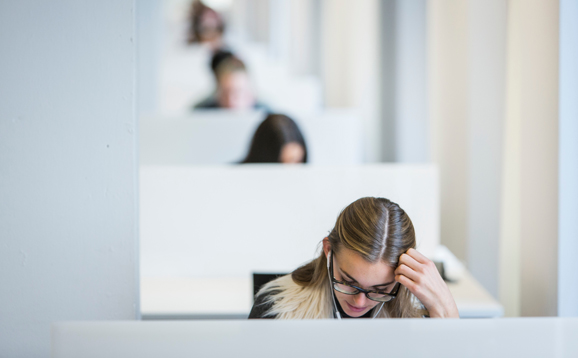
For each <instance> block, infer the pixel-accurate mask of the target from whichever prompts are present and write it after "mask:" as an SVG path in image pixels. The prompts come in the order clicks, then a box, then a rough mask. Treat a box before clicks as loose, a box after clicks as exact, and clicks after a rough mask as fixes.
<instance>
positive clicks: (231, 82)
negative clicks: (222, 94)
mask: <svg viewBox="0 0 578 358" xmlns="http://www.w3.org/2000/svg"><path fill="white" fill-rule="evenodd" d="M219 83H220V84H221V85H222V86H248V85H249V76H248V75H247V72H244V71H232V72H227V73H223V74H222V75H221V76H220V77H219Z"/></svg>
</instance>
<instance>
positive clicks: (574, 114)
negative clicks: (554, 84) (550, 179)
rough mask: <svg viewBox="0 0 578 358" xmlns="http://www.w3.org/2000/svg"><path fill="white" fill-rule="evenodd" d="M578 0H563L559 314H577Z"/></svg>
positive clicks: (561, 21)
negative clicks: (577, 99)
mask: <svg viewBox="0 0 578 358" xmlns="http://www.w3.org/2000/svg"><path fill="white" fill-rule="evenodd" d="M577 18H578V1H576V0H561V1H560V118H559V120H560V131H559V136H560V148H559V155H560V158H559V160H560V161H559V191H558V198H559V205H560V206H559V228H558V229H559V230H560V231H559V236H558V238H559V242H558V273H559V276H558V315H559V316H565V317H576V316H578V260H576V257H578V240H577V239H576V238H578V220H576V218H577V217H578V120H577V118H578V102H577V101H576V98H578V48H577V47H576V44H577V43H578V22H577V21H576V19H577Z"/></svg>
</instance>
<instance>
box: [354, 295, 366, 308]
mask: <svg viewBox="0 0 578 358" xmlns="http://www.w3.org/2000/svg"><path fill="white" fill-rule="evenodd" d="M366 299H367V297H365V294H364V293H363V292H359V293H358V294H357V295H355V296H353V304H355V306H357V307H364V306H365V300H366Z"/></svg>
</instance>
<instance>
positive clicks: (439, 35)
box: [427, 0, 469, 260]
mask: <svg viewBox="0 0 578 358" xmlns="http://www.w3.org/2000/svg"><path fill="white" fill-rule="evenodd" d="M467 14H468V6H467V2H465V1H461V0H432V1H429V2H428V8H427V31H428V35H427V36H428V37H427V41H428V69H427V70H428V100H429V114H430V128H431V131H430V136H431V137H430V138H431V153H432V160H433V161H434V162H435V163H436V164H438V166H439V169H440V185H441V188H440V190H441V242H442V244H443V245H446V246H447V247H448V248H449V249H450V250H451V251H452V252H453V253H454V254H455V255H456V256H457V257H458V258H459V259H461V260H465V259H466V252H467V234H468V230H467V213H468V208H467V205H468V192H467V191H468V187H467V182H468V175H469V173H468V139H467V138H468V123H467V118H468V106H467V104H468V103H467V99H468V97H467V93H468V64H467V58H468V57H467V56H468V46H467V45H468V36H467V34H468V22H467V21H468V20H467Z"/></svg>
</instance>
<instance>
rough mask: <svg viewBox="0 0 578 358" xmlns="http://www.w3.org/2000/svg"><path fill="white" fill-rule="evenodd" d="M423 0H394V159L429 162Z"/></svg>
mask: <svg viewBox="0 0 578 358" xmlns="http://www.w3.org/2000/svg"><path fill="white" fill-rule="evenodd" d="M426 14H427V11H426V2H425V0H411V1H407V0H396V20H395V37H396V48H395V56H396V60H395V65H396V78H395V94H394V96H395V120H396V122H395V131H394V133H395V143H396V149H395V159H396V161H398V162H402V163H411V162H413V163H415V162H418V163H420V162H421V163H424V162H429V161H430V157H431V156H430V136H429V130H430V128H429V120H428V100H427V42H426V38H427V36H426V35H427V32H426V28H427V24H426Z"/></svg>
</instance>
